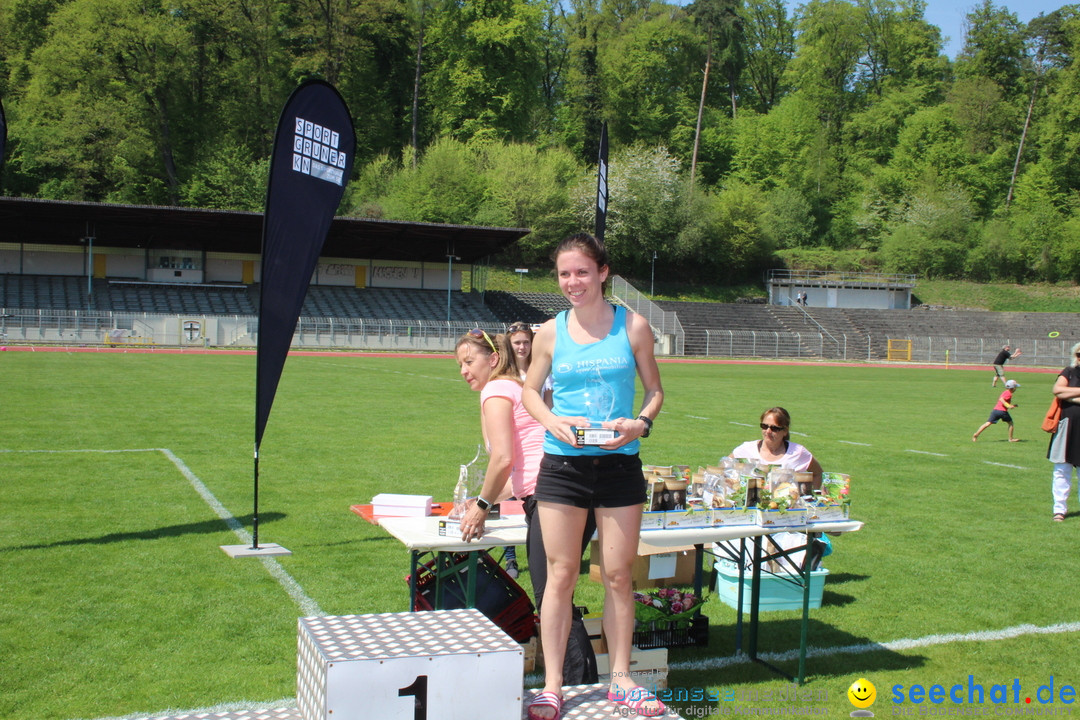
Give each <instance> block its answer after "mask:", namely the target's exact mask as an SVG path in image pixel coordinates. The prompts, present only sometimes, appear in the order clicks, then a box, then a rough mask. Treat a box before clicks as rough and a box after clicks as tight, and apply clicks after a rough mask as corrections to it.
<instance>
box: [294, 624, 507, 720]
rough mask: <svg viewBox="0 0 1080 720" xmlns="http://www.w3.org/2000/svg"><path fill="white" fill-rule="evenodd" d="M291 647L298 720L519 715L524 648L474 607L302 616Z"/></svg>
mask: <svg viewBox="0 0 1080 720" xmlns="http://www.w3.org/2000/svg"><path fill="white" fill-rule="evenodd" d="M297 644H298V659H297V666H298V668H297V676H296V683H297V703H298V705H299V708H300V713H301V715H303V717H304V720H339V719H341V718H349V719H350V720H351V719H353V718H379V720H415V718H426V719H427V720H475V719H476V718H477V717H478V716H477V712H478V709H479V708H480V707H482V708H483V714H484V716H485V717H492V718H513V717H518V716H520V715H521V701H522V697H523V683H522V678H523V664H524V658H523V655H524V653H523V651H522V648H521V646H520V645H518V644H517V643H516V642H514V640H513V639H512V638H511V637H510V636H509V635H507V634H506V633H504V632H503V631H502V630H500V629H499V627H498V626H496V625H495V624H494V623H492V622H491V621H490V620H488V619H487V618H486V617H485V616H484V615H483V614H482V613H481V612H480V611H478V610H475V609H463V610H433V611H429V612H412V613H408V612H406V613H382V614H377V615H341V616H331V617H308V618H300V621H299V638H298V641H297ZM478 703H479V704H478Z"/></svg>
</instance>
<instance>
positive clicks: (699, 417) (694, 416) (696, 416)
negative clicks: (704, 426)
mask: <svg viewBox="0 0 1080 720" xmlns="http://www.w3.org/2000/svg"><path fill="white" fill-rule="evenodd" d="M686 417H688V418H690V419H691V420H708V419H709V418H707V417H701V416H700V415H687V416H686Z"/></svg>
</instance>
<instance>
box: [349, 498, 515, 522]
mask: <svg viewBox="0 0 1080 720" xmlns="http://www.w3.org/2000/svg"><path fill="white" fill-rule="evenodd" d="M349 509H350V510H352V511H353V512H354V513H356V514H357V515H359V516H360V517H362V518H364V519H365V520H367V521H368V522H369V523H371V524H372V525H378V524H379V518H383V517H393V516H392V515H376V514H375V513H374V510H373V508H372V506H371V505H370V504H368V505H350V506H349ZM453 509H454V503H453V502H441V503H431V514H432V515H433V516H446V515H449V514H450V512H451V511H452V510H453ZM499 512H500V513H501V514H503V515H524V514H525V508H524V507H522V504H521V501H520V500H503V501H502V502H501V503H499Z"/></svg>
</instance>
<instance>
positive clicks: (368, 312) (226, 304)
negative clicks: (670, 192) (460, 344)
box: [0, 275, 561, 326]
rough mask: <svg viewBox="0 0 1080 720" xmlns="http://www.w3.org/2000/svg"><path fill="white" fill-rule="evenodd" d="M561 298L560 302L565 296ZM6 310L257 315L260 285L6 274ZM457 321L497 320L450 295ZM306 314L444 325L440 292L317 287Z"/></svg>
mask: <svg viewBox="0 0 1080 720" xmlns="http://www.w3.org/2000/svg"><path fill="white" fill-rule="evenodd" d="M560 299H561V297H560ZM0 307H6V308H20V309H33V310H67V311H75V310H99V311H112V312H137V313H152V314H167V315H258V313H259V286H258V285H254V286H250V287H249V286H244V285H226V284H186V283H152V282H138V281H132V280H104V279H97V280H94V281H93V295H92V297H88V294H87V284H86V278H83V277H75V276H47V275H0ZM450 310H451V319H452V320H457V321H461V322H470V323H475V324H477V325H478V326H479V325H491V324H497V323H498V318H496V316H495V315H494V314H493V313H492V311H491V310H490V309H489V308H488V307H487V306H486V305H485V304H484V303H483V302H482V301H481V300H480V296H479V294H477V293H469V292H453V293H451V294H450ZM300 314H301V315H302V316H308V317H333V318H364V319H392V320H426V321H431V322H439V321H445V320H446V315H447V295H446V291H444V290H442V291H440V290H408V289H400V288H366V289H358V288H353V287H334V286H327V285H312V286H311V287H310V288H309V289H308V293H307V297H306V298H305V300H304V305H303V308H302V309H301V312H300Z"/></svg>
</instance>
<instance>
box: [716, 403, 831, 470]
mask: <svg viewBox="0 0 1080 720" xmlns="http://www.w3.org/2000/svg"><path fill="white" fill-rule="evenodd" d="M790 428H791V415H789V414H788V411H787V410H785V409H784V408H782V407H774V408H769V409H768V410H766V411H765V412H763V413H761V439H760V440H750V441H749V442H744V443H743V444H742V445H740V446H739V447H737V448H735V450H733V451H732V453H731V457H733V458H735V459H736V460H753V461H755V462H759V463H763V464H765V465H779V466H780V467H782V468H787V469H788V470H793V471H795V472H812V473H814V487H815V488H820V487H821V464H820V463H818V461H817V460H815V459H814V456H813V455H811V454H810V451H809V450H807V449H806V448H804V447H803V446H802V445H800V444H799V443H794V442H791V439H790V436H791V430H790Z"/></svg>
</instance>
